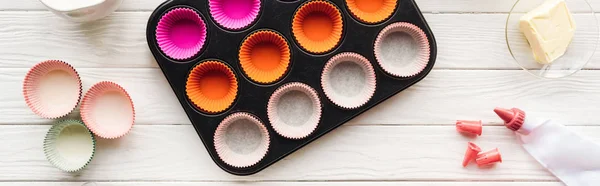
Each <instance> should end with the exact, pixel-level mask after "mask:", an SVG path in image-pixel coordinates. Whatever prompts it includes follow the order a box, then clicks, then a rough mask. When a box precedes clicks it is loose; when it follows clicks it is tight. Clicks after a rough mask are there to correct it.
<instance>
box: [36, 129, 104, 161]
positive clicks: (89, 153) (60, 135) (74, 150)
mask: <svg viewBox="0 0 600 186" xmlns="http://www.w3.org/2000/svg"><path fill="white" fill-rule="evenodd" d="M95 151H96V139H95V138H94V135H93V134H92V132H90V131H89V130H88V129H87V128H86V127H85V125H83V123H81V121H77V120H64V121H59V122H57V123H55V124H54V125H53V126H52V128H50V130H49V131H48V133H47V134H46V138H45V139H44V154H45V156H46V159H48V161H49V162H50V163H51V164H52V165H54V166H55V167H56V168H58V169H60V170H63V171H65V172H77V171H80V170H82V169H83V168H85V167H86V166H87V165H88V164H89V163H90V162H91V161H92V158H93V157H94V153H95Z"/></svg>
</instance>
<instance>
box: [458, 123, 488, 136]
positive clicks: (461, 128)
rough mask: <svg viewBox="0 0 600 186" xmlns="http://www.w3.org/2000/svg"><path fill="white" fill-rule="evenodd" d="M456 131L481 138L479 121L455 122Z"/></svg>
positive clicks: (481, 128)
mask: <svg viewBox="0 0 600 186" xmlns="http://www.w3.org/2000/svg"><path fill="white" fill-rule="evenodd" d="M456 130H457V131H458V132H461V133H467V134H473V135H479V136H481V132H482V130H483V126H482V124H481V120H479V121H467V120H458V121H456Z"/></svg>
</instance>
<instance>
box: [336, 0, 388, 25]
mask: <svg viewBox="0 0 600 186" xmlns="http://www.w3.org/2000/svg"><path fill="white" fill-rule="evenodd" d="M397 1H398V0H346V6H347V7H348V10H349V11H350V13H352V15H354V17H356V18H357V19H358V20H360V21H362V22H364V23H367V24H375V23H380V22H383V21H385V20H386V19H388V18H389V17H390V16H392V14H393V13H394V10H395V9H396V4H397Z"/></svg>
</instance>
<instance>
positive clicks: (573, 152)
mask: <svg viewBox="0 0 600 186" xmlns="http://www.w3.org/2000/svg"><path fill="white" fill-rule="evenodd" d="M494 112H496V114H498V116H500V118H502V120H504V122H505V125H506V127H508V128H509V129H511V130H513V131H515V134H516V135H517V138H518V139H519V141H520V142H521V144H522V145H523V147H524V148H525V150H527V152H528V153H529V154H530V155H531V156H533V158H535V159H536V160H537V161H538V162H539V163H540V164H541V165H542V166H544V167H545V168H546V169H548V170H549V171H550V172H551V173H552V174H554V175H555V176H556V177H558V179H560V180H561V181H562V182H563V183H565V184H566V185H568V186H598V185H600V145H599V144H597V143H595V142H593V141H591V140H589V139H586V138H585V137H583V136H581V135H579V134H577V133H575V132H573V131H572V130H570V129H568V128H567V127H565V126H564V125H560V124H557V123H555V122H552V121H551V120H545V119H537V118H534V117H531V116H526V115H525V112H524V111H522V110H520V109H517V108H512V109H503V108H496V109H494Z"/></svg>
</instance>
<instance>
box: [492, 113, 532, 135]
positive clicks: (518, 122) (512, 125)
mask: <svg viewBox="0 0 600 186" xmlns="http://www.w3.org/2000/svg"><path fill="white" fill-rule="evenodd" d="M494 112H496V114H497V115H498V116H499V117H500V118H502V120H504V125H505V126H506V127H507V128H509V129H510V130H513V131H517V130H519V129H520V128H521V126H523V122H525V112H524V111H523V110H521V109H518V108H512V109H505V108H496V109H494Z"/></svg>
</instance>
